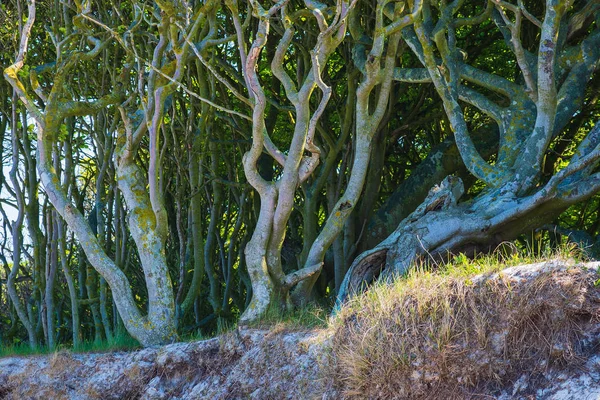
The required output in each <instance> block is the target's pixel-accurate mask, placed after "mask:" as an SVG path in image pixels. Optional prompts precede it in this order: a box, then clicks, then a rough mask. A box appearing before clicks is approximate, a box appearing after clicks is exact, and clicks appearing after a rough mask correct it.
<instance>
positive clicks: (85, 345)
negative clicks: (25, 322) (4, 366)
mask: <svg viewBox="0 0 600 400" xmlns="http://www.w3.org/2000/svg"><path fill="white" fill-rule="evenodd" d="M139 348H140V344H139V342H138V341H137V340H135V339H134V338H132V337H131V336H130V335H129V334H128V333H127V332H126V331H117V332H115V333H114V334H113V337H112V338H110V339H109V340H102V341H85V342H82V343H80V344H79V346H77V347H72V346H68V345H59V346H57V347H56V348H49V347H47V346H39V347H37V348H32V347H31V346H29V344H28V343H21V344H16V345H12V346H4V347H0V358H2V357H10V356H30V355H38V354H40V355H41V354H54V353H57V352H64V351H70V352H73V353H109V352H114V351H131V350H135V349H139Z"/></svg>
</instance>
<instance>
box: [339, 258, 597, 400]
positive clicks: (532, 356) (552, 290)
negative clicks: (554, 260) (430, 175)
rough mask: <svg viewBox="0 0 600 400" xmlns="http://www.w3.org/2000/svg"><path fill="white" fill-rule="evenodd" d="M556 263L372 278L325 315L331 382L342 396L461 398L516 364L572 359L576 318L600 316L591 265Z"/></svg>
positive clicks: (533, 367) (578, 328)
mask: <svg viewBox="0 0 600 400" xmlns="http://www.w3.org/2000/svg"><path fill="white" fill-rule="evenodd" d="M561 265H563V266H562V267H560V268H543V269H542V270H541V271H539V273H536V274H530V275H529V276H524V275H523V274H509V273H495V274H492V273H488V274H487V275H483V276H479V277H478V278H473V276H471V277H469V276H468V275H467V274H464V273H453V272H451V273H448V271H445V272H437V273H432V272H428V271H420V272H416V273H412V274H411V276H409V277H408V278H406V279H399V280H397V281H396V282H394V283H393V284H391V285H386V284H378V285H376V286H374V287H373V288H371V289H370V290H369V291H367V292H366V293H364V294H363V295H362V296H359V297H357V298H356V299H354V300H353V301H352V302H351V303H350V304H348V305H347V306H346V307H344V308H343V309H342V310H341V311H340V313H339V314H338V316H337V317H336V318H335V319H334V320H333V321H332V327H333V330H334V338H333V348H332V357H331V360H332V361H331V365H330V367H329V368H330V369H331V371H330V373H331V374H332V375H333V376H334V378H333V379H334V385H335V386H336V387H337V388H338V390H340V391H341V392H342V393H343V394H344V396H346V397H348V398H378V399H387V398H409V399H425V398H470V397H472V396H473V395H475V394H477V393H482V392H483V391H486V392H488V393H489V391H490V390H492V391H493V390H494V389H498V388H500V387H502V385H505V384H507V383H509V382H510V381H511V380H512V379H514V378H515V377H517V376H518V375H519V374H521V373H523V372H527V373H530V374H536V373H540V372H543V371H544V370H545V369H546V368H548V367H549V366H552V365H557V364H560V365H562V366H563V367H565V366H567V367H568V366H574V365H579V364H580V363H581V362H582V360H583V358H584V357H585V355H586V351H587V349H585V348H584V346H583V344H582V343H584V342H585V341H583V340H582V332H583V327H584V326H586V325H587V324H594V323H597V322H598V319H599V318H598V317H599V316H600V309H599V307H598V302H599V299H600V288H598V287H597V283H598V275H597V272H596V271H588V270H586V269H585V268H582V267H580V266H575V265H573V266H571V267H566V266H565V264H564V263H563V264H561ZM493 269H498V268H493ZM588 327H589V326H588Z"/></svg>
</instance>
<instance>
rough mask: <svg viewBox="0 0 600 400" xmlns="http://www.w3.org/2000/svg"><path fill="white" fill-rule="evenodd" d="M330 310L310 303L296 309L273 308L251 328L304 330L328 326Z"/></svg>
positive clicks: (252, 324)
mask: <svg viewBox="0 0 600 400" xmlns="http://www.w3.org/2000/svg"><path fill="white" fill-rule="evenodd" d="M328 315H329V310H328V309H326V308H325V307H322V306H320V305H314V304H313V305H309V306H307V307H304V308H301V309H295V310H289V311H288V310H285V311H283V310H281V309H279V308H275V307H273V308H271V309H269V311H267V313H266V314H265V315H264V316H263V317H262V318H261V319H260V320H258V321H255V322H253V323H251V324H250V325H249V327H251V328H260V329H271V328H275V327H276V328H277V330H304V329H314V328H327V327H328V324H329V321H328V319H329V317H328Z"/></svg>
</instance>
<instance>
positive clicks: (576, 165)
mask: <svg viewBox="0 0 600 400" xmlns="http://www.w3.org/2000/svg"><path fill="white" fill-rule="evenodd" d="M599 159H600V124H596V126H595V127H594V129H593V130H592V132H590V133H589V134H588V137H587V138H586V140H585V141H584V142H582V143H581V145H580V146H579V150H578V152H577V153H576V155H575V156H574V157H573V159H572V161H571V164H570V165H569V166H568V167H567V168H565V169H563V170H561V171H560V172H559V173H558V174H556V175H555V176H554V177H552V178H551V179H550V181H549V182H548V183H547V184H546V185H544V186H543V187H542V188H541V189H539V190H537V191H536V192H535V193H533V194H531V195H529V196H517V195H515V194H514V192H513V191H512V190H510V186H511V185H509V188H508V189H507V188H506V187H502V188H499V189H492V190H488V191H485V192H484V193H482V194H481V195H479V196H477V197H475V198H474V199H473V200H471V201H466V202H464V203H460V204H458V200H459V199H460V197H461V196H462V195H463V192H464V187H463V184H462V180H461V179H460V178H457V177H453V176H449V177H447V178H446V179H444V180H443V181H442V183H441V184H440V185H437V186H435V187H433V188H432V189H431V190H430V192H429V195H428V196H427V198H426V199H425V201H423V203H422V204H421V205H420V206H419V207H418V208H417V209H416V210H415V211H414V212H413V213H412V214H410V215H409V216H408V217H407V218H405V219H404V220H403V221H402V222H401V223H400V224H399V225H398V227H397V228H396V230H395V231H394V232H393V233H392V234H391V235H389V236H388V237H387V238H386V239H385V240H384V241H383V242H381V243H380V244H379V245H377V246H376V247H375V248H373V249H371V250H369V251H366V252H364V253H362V254H361V255H360V256H358V257H357V258H356V259H355V260H354V262H353V263H352V265H351V266H350V269H349V270H348V273H347V274H346V277H345V278H344V281H343V283H342V287H341V289H340V292H339V294H338V306H339V305H340V304H341V303H342V302H343V301H345V300H346V299H347V298H348V297H349V296H351V295H354V294H356V293H358V292H360V291H362V290H364V289H365V288H366V287H367V286H368V285H369V284H370V283H372V282H373V281H374V280H376V279H387V280H390V279H391V278H394V277H396V276H399V275H402V274H404V273H405V272H406V271H407V270H408V268H409V267H410V266H411V264H412V263H413V262H414V261H415V260H417V259H418V258H419V257H422V256H426V257H432V258H437V257H439V258H443V257H444V256H446V255H447V254H448V253H449V252H454V253H455V252H459V251H466V250H474V249H475V250H476V249H481V248H485V249H490V248H494V247H496V246H497V245H498V244H500V243H501V242H503V241H506V240H511V239H514V238H515V237H517V236H518V235H519V234H521V233H523V232H527V231H529V230H532V229H535V228H537V227H540V226H542V225H544V224H545V223H548V222H549V221H552V220H553V219H555V218H556V217H557V216H558V215H559V214H560V213H562V212H563V211H564V210H566V209H567V208H568V207H569V206H571V205H573V204H575V203H577V202H580V201H583V200H586V199H588V198H589V197H591V196H593V195H594V194H596V193H598V191H600V173H594V174H592V173H591V170H593V168H594V167H595V165H596V164H597V162H598V160H599Z"/></svg>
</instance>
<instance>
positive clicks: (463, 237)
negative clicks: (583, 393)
mask: <svg viewBox="0 0 600 400" xmlns="http://www.w3.org/2000/svg"><path fill="white" fill-rule="evenodd" d="M597 8H598V7H597V5H596V4H595V3H594V2H587V3H585V4H583V5H581V6H580V7H579V8H575V9H574V8H573V2H559V1H551V0H549V1H547V2H546V4H545V9H544V15H543V18H542V19H541V20H538V19H537V18H536V17H535V16H534V15H532V14H531V13H529V11H528V10H527V9H526V8H525V6H524V5H523V4H522V3H519V4H518V5H514V4H511V3H509V2H503V1H502V2H497V3H496V4H493V2H489V3H488V6H487V7H486V8H485V10H484V11H483V12H482V13H481V14H480V15H476V16H475V15H474V16H471V17H469V16H467V17H464V16H460V17H459V16H457V15H460V9H461V2H453V3H450V4H441V3H440V4H437V3H435V2H429V1H423V2H419V1H417V2H415V3H414V5H413V15H414V24H413V26H412V27H411V28H410V29H406V30H405V31H404V32H403V37H404V40H405V41H406V43H407V44H408V46H409V47H410V48H411V49H412V51H413V52H414V53H415V55H416V56H417V57H418V58H419V60H420V61H421V63H422V64H423V66H424V68H423V69H420V70H416V71H415V70H412V71H403V70H397V71H396V75H397V77H398V79H400V80H407V81H421V82H422V81H429V80H430V81H431V82H433V84H434V86H435V89H436V92H437V93H438V95H439V96H440V98H441V99H442V102H443V105H444V110H445V112H446V115H447V116H448V120H449V122H450V125H451V127H452V131H453V133H454V138H455V141H456V144H457V146H458V150H459V152H460V155H461V157H462V160H463V162H464V163H465V165H466V167H467V169H468V170H469V172H471V173H472V174H473V175H474V176H476V177H477V178H478V179H479V180H481V181H482V182H484V183H485V190H483V191H482V192H481V193H480V194H479V195H477V196H476V197H475V198H473V199H471V200H470V201H468V202H464V203H463V204H457V201H458V200H459V199H460V197H461V196H462V195H463V191H464V188H463V186H462V182H461V181H460V180H458V179H452V178H449V179H446V180H444V182H443V183H442V184H441V185H440V186H438V187H435V188H434V189H432V190H431V191H430V194H429V196H428V197H427V199H426V200H425V201H424V203H422V204H421V205H420V206H419V207H418V208H417V210H415V211H414V212H413V213H412V214H411V215H410V216H408V217H407V218H406V219H405V220H403V221H402V222H401V223H400V224H399V225H398V227H397V228H396V230H395V231H394V232H393V233H392V234H391V235H390V236H389V237H388V238H386V239H385V240H384V241H383V242H382V243H380V244H379V245H377V246H376V247H375V248H374V249H372V250H370V251H367V252H365V253H363V254H361V256H359V257H358V258H357V259H356V260H355V261H354V263H353V265H352V267H351V270H350V272H349V273H348V275H347V276H346V280H345V284H344V287H343V289H342V291H343V293H342V295H341V297H342V298H343V297H345V296H347V295H348V293H350V292H353V291H354V290H356V289H358V288H359V287H361V285H362V283H363V282H365V281H367V282H368V281H371V280H372V279H373V277H374V276H377V275H379V274H380V273H381V271H382V270H383V273H384V275H387V276H389V275H392V274H398V273H403V272H404V271H405V270H406V269H407V268H408V266H409V265H410V263H411V262H412V261H413V260H414V259H415V258H416V257H418V256H420V255H424V254H428V255H434V256H435V255H440V254H441V255H443V254H444V253H446V252H456V251H459V250H461V249H465V248H469V247H475V248H477V247H487V246H492V247H493V246H495V245H496V244H497V243H499V242H501V241H503V240H510V239H513V238H514V237H515V236H516V235H518V234H520V233H522V232H526V231H528V230H531V229H534V228H536V227H539V226H541V225H543V224H544V223H545V222H547V221H549V220H552V219H554V218H556V217H557V216H558V215H559V214H560V213H561V212H563V211H564V210H566V209H567V208H568V207H569V206H570V205H572V204H575V203H577V202H579V201H582V200H585V199H587V198H589V197H590V196H592V195H594V194H595V193H597V192H598V190H599V189H600V186H599V182H598V175H597V174H596V173H594V169H595V167H596V165H597V162H598V157H599V156H600V147H598V145H597V144H598V134H599V132H600V128H599V127H598V126H595V127H594V129H592V130H591V131H590V132H589V133H588V134H587V136H586V137H585V139H584V140H582V141H581V143H580V144H579V146H578V147H577V148H576V150H575V152H574V155H573V157H572V158H571V160H570V162H569V164H568V165H567V166H566V167H564V168H563V169H561V170H560V171H558V172H556V173H555V174H554V175H552V177H550V178H549V179H548V177H544V176H543V175H542V174H541V172H542V168H543V166H544V157H545V155H546V154H547V152H548V151H549V146H550V144H551V143H552V140H553V139H555V138H556V137H557V136H559V135H560V133H561V132H562V131H563V129H564V128H565V126H566V125H567V124H568V123H569V121H570V120H571V118H572V117H573V116H574V115H575V114H576V112H577V109H578V108H579V107H580V105H581V104H582V103H583V102H584V99H585V96H586V87H587V84H588V82H589V80H590V78H591V77H592V75H593V73H594V72H595V70H596V68H597V66H598V61H599V56H600V54H599V53H598V40H600V31H599V30H598V29H597V28H595V29H592V28H591V26H592V25H593V18H590V15H591V14H590V12H591V11H593V10H597ZM510 13H512V14H513V15H512V18H514V20H513V19H511V17H510V16H509V14H510ZM488 18H491V20H492V21H493V23H494V24H495V25H496V27H497V29H498V30H499V31H500V32H501V33H502V35H503V37H504V40H505V42H506V46H507V47H508V48H509V49H510V51H511V52H512V54H513V57H514V59H515V60H516V62H517V65H518V67H519V73H520V76H519V78H520V82H519V81H516V82H515V81H511V80H509V79H506V78H505V77H502V76H499V75H498V74H493V73H488V72H485V71H483V70H481V69H478V68H476V67H473V66H471V65H469V64H467V63H466V62H465V58H466V57H465V56H464V55H463V53H462V52H463V51H464V50H461V49H460V47H459V44H460V39H461V38H460V34H461V27H464V26H468V25H471V24H480V23H482V22H483V21H486V20H487V19H488ZM523 18H526V19H527V21H529V22H530V23H531V24H533V25H534V26H536V27H537V28H538V29H539V39H538V40H537V42H538V43H537V44H536V46H535V47H536V52H534V53H531V52H529V51H528V49H526V48H524V46H523V42H522V39H521V27H522V22H523ZM531 47H534V46H533V45H532V46H531ZM573 60H577V62H574V61H573ZM488 93H489V94H488ZM492 94H493V95H496V96H502V98H503V100H504V99H506V100H505V101H502V102H501V101H497V100H496V101H494V99H492V98H491V95H492ZM460 101H462V102H463V104H467V105H469V106H472V107H475V108H476V109H478V110H479V111H480V112H482V113H484V114H486V115H488V116H489V117H490V118H492V119H493V120H494V121H495V122H496V124H497V125H498V128H499V131H500V144H499V149H498V153H497V156H496V159H495V162H494V164H493V165H492V164H490V163H488V162H487V161H485V160H484V158H483V157H482V156H481V154H480V153H479V152H478V151H477V149H476V148H475V146H474V143H473V141H472V139H471V136H470V133H469V130H468V127H467V122H466V116H465V111H464V108H465V106H463V105H461V104H460ZM502 103H504V104H502Z"/></svg>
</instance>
